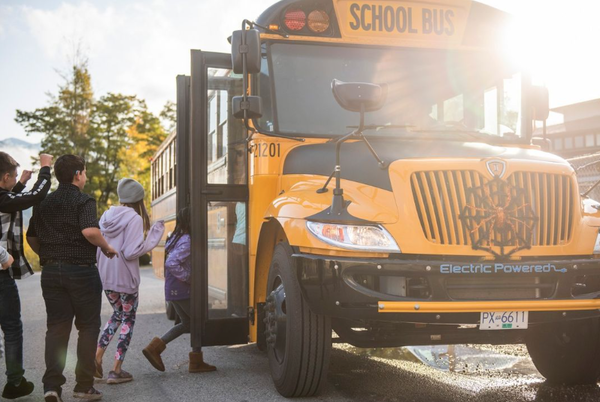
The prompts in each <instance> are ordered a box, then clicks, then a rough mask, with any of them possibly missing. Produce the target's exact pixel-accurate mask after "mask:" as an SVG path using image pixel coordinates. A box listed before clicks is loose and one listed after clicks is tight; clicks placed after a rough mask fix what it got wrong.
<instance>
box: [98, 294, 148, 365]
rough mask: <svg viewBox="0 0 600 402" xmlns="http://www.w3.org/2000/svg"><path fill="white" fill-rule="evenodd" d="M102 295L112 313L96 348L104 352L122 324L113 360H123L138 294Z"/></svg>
mask: <svg viewBox="0 0 600 402" xmlns="http://www.w3.org/2000/svg"><path fill="white" fill-rule="evenodd" d="M104 293H106V297H107V298H108V301H109V302H110V305H111V306H112V308H113V310H114V312H113V315H112V316H111V317H110V319H109V320H108V322H107V323H106V325H105V326H104V330H103V331H102V335H101V336H100V341H98V347H99V348H102V349H104V350H106V348H107V347H108V344H109V343H110V341H111V339H112V337H113V336H114V335H115V334H116V333H117V330H118V329H119V325H121V324H122V325H121V333H120V334H119V344H118V345H117V352H116V353H115V360H124V359H125V353H126V352H127V348H128V347H129V342H131V335H133V326H134V325H135V313H136V311H137V308H138V294H137V293H134V294H128V293H119V292H114V291H112V290H105V291H104Z"/></svg>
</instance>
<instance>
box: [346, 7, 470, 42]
mask: <svg viewBox="0 0 600 402" xmlns="http://www.w3.org/2000/svg"><path fill="white" fill-rule="evenodd" d="M470 4H471V3H470V1H465V0H454V1H448V0H446V1H444V0H438V1H431V2H427V3H420V4H419V3H415V2H410V1H386V0H380V1H355V0H338V1H337V2H336V12H337V15H338V18H339V20H340V29H341V31H342V37H344V38H356V39H358V38H360V39H367V40H369V42H371V41H377V42H379V41H381V42H382V43H385V44H391V45H393V44H397V43H391V42H390V40H393V41H394V42H397V40H398V39H403V40H406V41H407V42H411V41H418V43H419V44H420V45H421V46H422V45H423V44H424V43H427V42H431V43H432V44H444V45H448V44H456V45H460V43H461V42H462V37H463V33H464V29H465V24H466V21H467V17H468V15H469V9H470ZM407 44H408V43H407Z"/></svg>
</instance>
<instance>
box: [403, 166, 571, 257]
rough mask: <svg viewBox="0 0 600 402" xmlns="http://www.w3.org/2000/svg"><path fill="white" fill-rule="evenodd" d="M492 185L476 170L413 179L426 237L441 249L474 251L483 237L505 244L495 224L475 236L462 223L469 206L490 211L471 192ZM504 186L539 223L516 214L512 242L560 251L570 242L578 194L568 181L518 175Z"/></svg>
mask: <svg viewBox="0 0 600 402" xmlns="http://www.w3.org/2000/svg"><path fill="white" fill-rule="evenodd" d="M490 182H491V180H490V179H488V178H487V177H485V176H483V175H482V174H480V173H479V172H477V171H472V170H450V171H449V170H446V171H422V172H415V173H413V174H412V176H411V188H412V194H413V198H414V202H415V205H416V209H417V214H418V217H419V220H420V222H421V228H422V229H423V233H424V235H425V237H426V238H427V239H428V240H429V241H431V242H433V243H436V244H441V245H471V246H472V245H473V240H475V242H477V241H478V240H479V239H480V238H483V237H486V239H485V241H488V240H489V239H487V237H490V239H491V240H492V242H496V241H498V242H500V241H504V240H506V239H500V238H499V236H500V235H499V234H498V232H497V231H495V230H493V227H492V226H491V225H493V224H494V223H493V222H494V220H493V219H492V220H490V221H489V222H484V223H483V224H482V225H481V226H480V227H478V228H477V230H474V229H473V227H467V225H466V224H465V222H464V220H461V218H460V216H461V214H462V213H463V212H464V211H465V206H467V205H469V206H473V207H479V208H485V206H484V205H480V204H481V203H479V204H478V201H477V199H476V197H475V196H474V195H473V191H472V189H473V188H483V187H485V186H486V185H490V186H493V185H496V184H497V183H496V182H494V183H490ZM505 183H508V186H509V188H510V192H511V194H512V195H513V196H517V194H519V197H521V199H522V201H520V202H521V204H522V205H527V208H531V212H532V215H533V216H534V217H535V221H526V220H525V219H523V218H522V217H523V216H524V214H525V213H524V212H523V211H524V209H519V210H517V211H516V212H515V213H514V217H515V218H516V219H517V220H514V219H513V220H511V222H512V224H513V225H512V228H514V230H513V232H514V233H511V234H509V235H508V237H515V238H516V237H521V238H528V239H530V241H531V246H557V245H562V244H565V243H567V242H568V241H569V240H570V239H571V234H572V227H573V210H574V207H575V205H574V203H575V199H574V197H573V194H575V190H574V188H573V186H574V183H573V181H572V180H571V178H570V177H569V176H565V175H557V174H547V173H534V172H515V173H513V174H512V175H511V176H510V177H508V178H507V180H506V181H505ZM495 201H496V202H498V201H497V200H495ZM488 207H489V205H488ZM490 229H492V230H491V231H492V235H491V236H490V235H489V231H490Z"/></svg>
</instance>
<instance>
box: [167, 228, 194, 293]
mask: <svg viewBox="0 0 600 402" xmlns="http://www.w3.org/2000/svg"><path fill="white" fill-rule="evenodd" d="M174 240H175V237H174V236H173V235H171V237H169V239H168V240H167V243H166V244H165V251H167V250H168V256H167V259H166V260H165V300H167V301H172V300H185V299H189V298H190V290H191V286H190V283H191V280H192V260H191V255H190V254H191V249H190V241H191V239H190V235H189V234H187V233H186V234H183V235H182V236H181V237H180V238H179V239H178V240H177V243H175V244H172V243H173V241H174Z"/></svg>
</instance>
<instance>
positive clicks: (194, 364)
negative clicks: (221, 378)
mask: <svg viewBox="0 0 600 402" xmlns="http://www.w3.org/2000/svg"><path fill="white" fill-rule="evenodd" d="M216 369H217V368H216V367H215V366H211V365H210V364H207V363H204V358H203V357H202V352H190V368H189V372H190V373H206V372H209V371H215V370H216Z"/></svg>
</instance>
